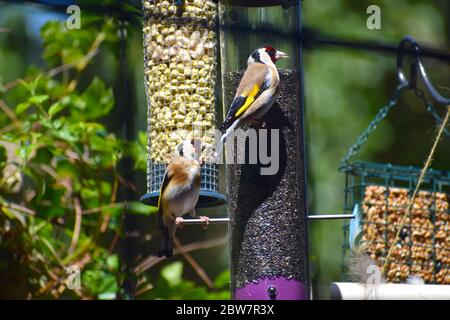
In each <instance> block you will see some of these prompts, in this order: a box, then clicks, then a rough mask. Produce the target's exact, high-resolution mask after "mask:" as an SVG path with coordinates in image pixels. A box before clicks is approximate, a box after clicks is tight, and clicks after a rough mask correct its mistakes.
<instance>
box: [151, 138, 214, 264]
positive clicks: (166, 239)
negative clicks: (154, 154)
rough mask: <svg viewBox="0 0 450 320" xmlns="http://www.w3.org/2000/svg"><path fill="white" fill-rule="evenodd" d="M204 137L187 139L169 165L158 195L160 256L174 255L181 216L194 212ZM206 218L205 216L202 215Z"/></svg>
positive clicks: (193, 214) (198, 190) (198, 187)
mask: <svg viewBox="0 0 450 320" xmlns="http://www.w3.org/2000/svg"><path fill="white" fill-rule="evenodd" d="M201 151H202V148H201V141H200V140H196V139H195V140H194V139H192V140H186V141H184V142H183V143H182V144H181V145H180V146H179V147H178V150H177V155H176V156H175V157H174V158H173V159H172V160H171V162H170V163H169V164H168V165H167V168H166V172H165V175H164V179H163V183H162V186H161V190H160V193H159V199H158V220H159V229H160V230H161V231H162V239H161V244H160V249H159V252H158V257H162V256H165V257H170V256H172V255H173V237H174V235H175V229H176V226H177V225H178V224H180V223H182V218H181V216H182V215H184V214H185V213H190V214H191V215H192V216H195V206H196V204H197V201H198V197H199V193H200V156H201ZM201 218H202V219H204V220H205V221H206V222H207V218H206V217H201Z"/></svg>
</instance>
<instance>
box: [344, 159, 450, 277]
mask: <svg viewBox="0 0 450 320" xmlns="http://www.w3.org/2000/svg"><path fill="white" fill-rule="evenodd" d="M340 171H341V172H344V173H345V190H344V192H345V206H344V210H345V213H354V214H355V215H356V217H357V218H356V219H355V220H353V221H352V222H350V223H346V224H345V225H344V238H345V239H346V241H345V243H344V246H343V249H344V255H345V254H346V253H347V251H348V250H349V248H350V245H351V244H352V243H354V242H364V243H366V244H367V248H368V249H367V253H368V254H369V255H370V256H371V258H372V259H373V260H374V261H376V262H377V264H378V265H379V266H380V267H381V266H382V265H383V264H384V262H385V257H386V255H387V253H388V250H389V248H390V247H391V245H392V244H393V243H394V241H395V235H396V234H397V231H398V228H399V226H400V220H401V219H402V217H403V215H404V214H405V211H406V209H407V206H408V204H409V201H410V199H411V195H412V193H413V191H414V188H415V187H416V185H417V181H418V178H419V175H420V171H421V170H420V169H419V168H415V167H404V166H394V165H390V164H376V163H369V162H355V163H351V164H346V165H344V166H341V168H340ZM449 201H450V172H448V171H439V170H434V169H429V170H428V171H427V173H426V175H425V177H424V182H423V183H422V187H421V189H420V191H419V193H418V194H417V196H416V197H415V199H414V202H413V206H412V209H411V210H410V212H409V213H408V215H407V218H406V223H405V224H404V225H403V228H402V230H401V232H400V238H399V239H398V240H397V241H395V242H396V247H395V249H394V251H393V253H392V256H391V258H390V259H389V265H388V270H387V273H386V279H387V281H389V282H404V281H405V280H406V279H407V277H408V276H410V275H415V276H419V277H421V278H422V279H423V280H424V281H425V282H426V283H438V284H450V211H449Z"/></svg>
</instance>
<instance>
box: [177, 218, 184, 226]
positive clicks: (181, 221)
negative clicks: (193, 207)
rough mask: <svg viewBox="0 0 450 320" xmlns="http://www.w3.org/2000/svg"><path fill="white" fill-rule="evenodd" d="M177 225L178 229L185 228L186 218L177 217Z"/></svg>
mask: <svg viewBox="0 0 450 320" xmlns="http://www.w3.org/2000/svg"><path fill="white" fill-rule="evenodd" d="M175 226H176V227H177V228H178V229H183V227H184V219H183V218H182V217H178V218H176V219H175Z"/></svg>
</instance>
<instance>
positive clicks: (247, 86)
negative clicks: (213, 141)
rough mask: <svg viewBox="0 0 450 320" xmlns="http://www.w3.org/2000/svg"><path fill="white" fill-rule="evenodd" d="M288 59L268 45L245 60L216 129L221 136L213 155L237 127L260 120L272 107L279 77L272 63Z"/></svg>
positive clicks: (218, 151)
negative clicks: (243, 70)
mask: <svg viewBox="0 0 450 320" xmlns="http://www.w3.org/2000/svg"><path fill="white" fill-rule="evenodd" d="M288 57H289V56H288V55H287V54H286V53H284V52H281V51H278V50H276V49H275V48H273V47H271V46H265V47H262V48H259V49H256V50H255V51H253V53H252V54H251V55H250V57H249V58H248V61H247V70H246V71H245V73H244V76H243V77H242V80H241V82H240V84H239V87H238V88H237V90H236V95H235V96H234V99H233V102H232V103H231V106H230V110H229V111H228V115H227V117H226V118H225V121H224V122H223V124H222V126H221V127H220V130H221V131H222V137H221V139H220V142H219V144H218V146H217V147H216V156H218V155H219V154H220V152H221V151H222V146H223V143H224V142H225V140H226V138H227V137H228V135H229V134H230V133H231V132H233V131H234V130H235V129H236V128H237V127H238V126H240V125H243V124H244V123H251V122H253V121H254V120H256V119H259V118H261V117H262V116H263V115H264V114H266V112H267V111H269V109H270V107H271V106H272V105H273V103H274V101H275V99H276V97H277V94H278V85H279V83H280V77H279V75H278V70H277V67H276V66H275V63H276V62H277V60H278V59H281V58H288Z"/></svg>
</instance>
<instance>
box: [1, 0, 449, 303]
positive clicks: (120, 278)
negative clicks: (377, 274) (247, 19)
mask: <svg viewBox="0 0 450 320" xmlns="http://www.w3.org/2000/svg"><path fill="white" fill-rule="evenodd" d="M43 2H47V3H51V2H53V3H56V2H59V3H64V2H70V1H43ZM78 3H79V4H80V6H81V9H82V12H81V29H80V30H67V29H66V27H65V19H66V18H67V14H66V13H65V7H63V8H62V9H61V10H59V9H56V10H55V9H52V7H49V6H46V5H38V4H36V3H33V2H28V1H23V2H22V1H0V170H1V174H0V298H32V299H52V298H69V299H79V298H83V299H115V298H121V299H127V298H136V299H155V298H160V299H177V298H178V299H188V298H191V299H227V298H229V293H228V281H229V274H228V271H227V269H228V248H227V227H226V226H224V225H213V226H211V227H210V228H209V229H208V230H206V231H203V230H202V229H200V228H199V227H195V226H192V227H191V226H187V227H185V228H184V229H183V230H182V231H181V232H178V233H177V237H178V239H179V242H178V246H177V247H178V250H177V251H176V252H178V254H176V255H175V256H174V258H172V259H170V260H159V259H156V258H155V257H154V256H152V254H153V253H154V252H155V251H156V247H157V244H158V240H159V239H158V236H159V235H158V233H157V228H156V217H155V216H154V209H152V208H150V207H146V206H143V205H141V204H140V203H139V202H138V200H139V197H140V196H141V195H142V194H143V193H144V192H145V188H146V187H145V161H146V149H145V141H146V137H145V130H146V98H145V92H144V79H143V57H142V52H143V48H142V30H141V22H140V17H139V12H138V11H137V10H136V9H135V8H140V1H138V0H136V1H113V0H102V1H88V0H83V1H78ZM371 4H377V5H379V6H380V8H381V27H382V29H381V30H368V29H367V28H366V18H367V14H366V8H367V6H369V5H371ZM98 5H106V6H108V9H109V11H108V12H99V11H96V10H95V8H96V7H97V6H98ZM83 6H84V7H83ZM83 8H88V9H90V10H87V9H86V10H84V9H83ZM123 12H126V14H123ZM449 16H450V7H449V3H448V1H446V0H434V1H425V0H396V1H387V0H384V1H381V0H376V1H357V0H353V1H342V0H327V1H313V0H304V1H303V19H304V20H303V24H304V25H305V26H306V27H308V28H309V29H310V30H315V31H317V32H320V33H323V34H325V35H327V36H329V37H336V38H339V39H350V40H355V41H357V40H375V41H380V42H384V43H391V44H397V43H398V42H399V41H400V39H401V38H402V37H403V36H404V35H406V34H410V35H412V36H414V37H415V38H416V39H417V40H418V41H419V43H420V44H422V45H426V46H429V47H433V48H438V49H441V50H445V51H449V50H450V41H449V35H450V34H449V30H450V29H449ZM119 18H120V19H119ZM242 54H243V55H248V53H247V52H243V53H242ZM424 63H425V65H426V68H427V70H428V72H429V75H430V77H431V78H432V80H433V82H434V83H435V84H437V85H441V86H443V87H448V86H450V72H449V71H450V68H449V65H448V62H442V61H437V60H433V59H424ZM304 68H305V100H306V124H307V142H308V164H309V165H308V178H309V181H308V182H309V206H310V211H311V212H317V213H339V212H341V211H342V208H343V187H344V176H343V174H341V173H339V172H338V171H337V169H338V166H339V162H340V160H341V158H342V157H343V156H344V154H345V153H346V151H347V149H348V148H349V147H350V146H351V144H352V143H353V142H354V141H355V140H356V138H357V136H358V135H359V134H360V133H361V132H362V130H363V129H364V128H365V127H366V126H367V125H368V123H369V122H370V121H371V119H372V118H373V117H374V115H375V114H376V112H377V111H378V109H379V108H380V106H382V105H383V104H385V103H386V102H387V100H388V99H389V97H390V95H391V94H392V92H393V90H394V88H395V87H396V85H397V79H396V74H395V55H393V54H387V53H379V52H364V51H361V50H352V49H348V48H347V49H344V48H338V47H313V48H307V49H306V50H305V52H304ZM440 91H441V92H442V93H443V94H444V95H447V96H450V91H449V90H448V89H445V88H441V89H440ZM438 111H439V112H440V113H441V115H442V114H443V112H444V108H443V107H442V106H440V107H438ZM434 130H435V124H434V121H433V119H432V117H431V116H430V115H429V114H428V113H427V112H426V111H425V109H424V107H423V105H422V104H421V102H420V101H418V100H417V99H416V98H415V97H414V94H413V93H412V92H408V93H406V94H405V95H404V96H403V97H402V99H401V103H400V105H399V106H398V107H397V108H394V109H393V110H392V113H391V114H390V115H389V117H388V119H387V120H386V121H384V122H383V123H382V125H381V126H380V127H379V129H378V130H377V131H376V133H375V134H374V135H373V137H372V138H371V139H370V140H369V143H368V144H367V146H366V147H365V148H364V149H363V150H362V153H361V156H360V159H362V160H370V161H376V162H383V163H386V162H389V163H393V164H400V165H415V166H421V165H422V163H423V160H424V158H425V157H426V155H427V152H428V150H429V148H430V145H431V142H432V140H431V136H432V133H433V132H434ZM449 147H450V141H448V139H447V140H443V141H442V143H441V145H440V147H439V149H438V151H437V153H436V156H435V161H434V163H433V167H434V168H436V169H443V170H450V165H449V163H450V152H448V150H449ZM222 182H223V181H222ZM222 184H223V185H224V183H222ZM225 210H226V209H225V207H221V208H218V209H216V210H214V211H211V210H206V211H201V212H200V213H201V214H207V215H211V213H212V214H213V215H214V214H216V215H225ZM310 240H311V241H310V245H311V252H310V254H311V266H312V268H311V276H312V279H313V284H314V288H313V289H314V295H315V298H328V286H329V283H330V282H331V281H336V280H339V279H341V278H342V274H341V258H342V257H341V252H342V251H341V245H342V242H343V238H342V221H326V222H312V223H311V226H310ZM71 265H78V266H79V267H80V268H81V271H82V273H81V287H80V289H79V290H71V289H67V287H66V279H67V273H66V267H68V266H71Z"/></svg>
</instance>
